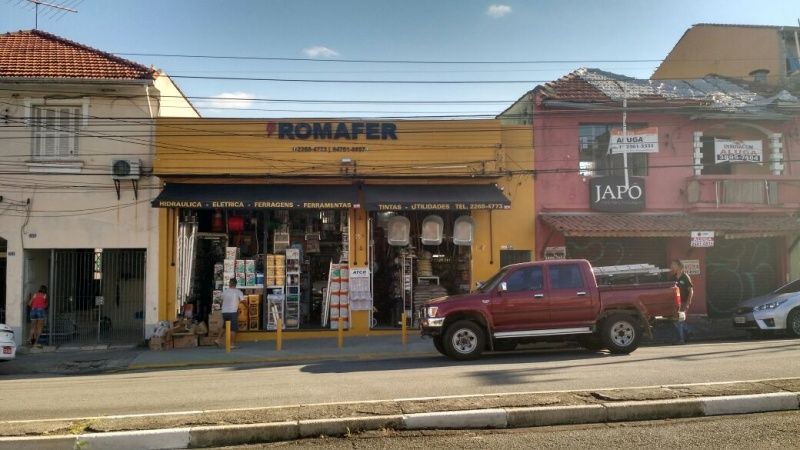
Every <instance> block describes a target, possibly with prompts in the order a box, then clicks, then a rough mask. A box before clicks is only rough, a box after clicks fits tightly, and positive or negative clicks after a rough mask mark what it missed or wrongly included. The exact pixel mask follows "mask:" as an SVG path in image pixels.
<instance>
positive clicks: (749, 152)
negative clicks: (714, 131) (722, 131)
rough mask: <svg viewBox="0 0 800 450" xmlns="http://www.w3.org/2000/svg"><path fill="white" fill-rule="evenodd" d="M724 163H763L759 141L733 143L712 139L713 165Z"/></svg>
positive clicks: (731, 141) (726, 140)
mask: <svg viewBox="0 0 800 450" xmlns="http://www.w3.org/2000/svg"><path fill="white" fill-rule="evenodd" d="M726 162H753V163H758V164H761V163H762V162H764V152H763V150H762V147H761V141H734V140H730V139H714V163H716V164H720V163H726Z"/></svg>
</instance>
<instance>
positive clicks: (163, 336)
mask: <svg viewBox="0 0 800 450" xmlns="http://www.w3.org/2000/svg"><path fill="white" fill-rule="evenodd" d="M208 331H209V330H208V327H206V324H205V323H203V322H200V323H197V322H193V321H192V320H190V319H185V318H184V319H178V320H174V321H172V322H168V321H163V322H159V324H158V326H157V327H156V329H155V330H154V331H153V335H152V337H150V342H149V346H150V350H168V349H172V348H192V347H197V345H198V338H199V337H200V336H203V335H206V334H207V333H208Z"/></svg>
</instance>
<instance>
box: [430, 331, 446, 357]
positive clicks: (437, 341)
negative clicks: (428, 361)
mask: <svg viewBox="0 0 800 450" xmlns="http://www.w3.org/2000/svg"><path fill="white" fill-rule="evenodd" d="M433 346H434V347H436V351H437V352H439V353H441V354H443V355H445V356H447V352H446V351H445V349H444V338H443V337H442V336H434V337H433Z"/></svg>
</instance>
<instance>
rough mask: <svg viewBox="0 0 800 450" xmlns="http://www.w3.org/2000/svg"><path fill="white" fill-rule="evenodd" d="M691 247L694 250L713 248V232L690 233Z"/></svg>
mask: <svg viewBox="0 0 800 450" xmlns="http://www.w3.org/2000/svg"><path fill="white" fill-rule="evenodd" d="M691 238H692V239H691V243H690V244H691V246H692V247H695V248H707V247H713V246H714V232H713V231H692V234H691Z"/></svg>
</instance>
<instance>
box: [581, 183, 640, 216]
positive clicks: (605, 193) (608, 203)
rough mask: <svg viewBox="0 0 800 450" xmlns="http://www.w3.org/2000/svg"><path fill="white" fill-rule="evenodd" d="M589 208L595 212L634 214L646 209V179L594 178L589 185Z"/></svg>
mask: <svg viewBox="0 0 800 450" xmlns="http://www.w3.org/2000/svg"><path fill="white" fill-rule="evenodd" d="M589 207H590V208H591V209H592V210H595V211H606V212H633V211H641V210H643V209H644V207H645V195H644V178H639V177H630V179H629V183H628V185H627V186H626V185H625V177H622V176H608V177H597V178H592V180H591V181H590V184H589Z"/></svg>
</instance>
